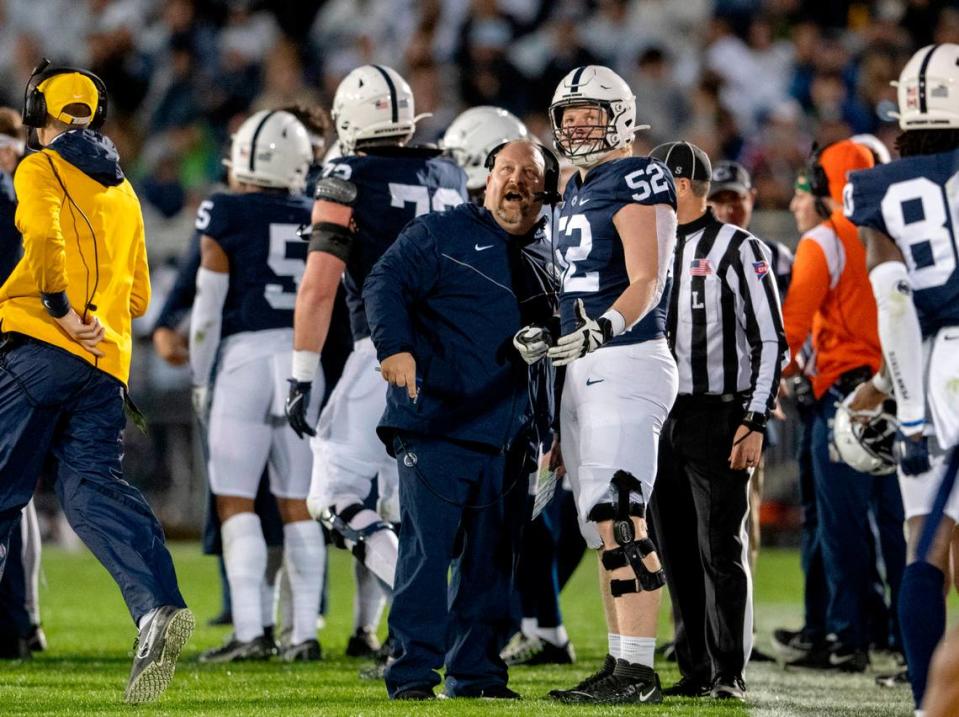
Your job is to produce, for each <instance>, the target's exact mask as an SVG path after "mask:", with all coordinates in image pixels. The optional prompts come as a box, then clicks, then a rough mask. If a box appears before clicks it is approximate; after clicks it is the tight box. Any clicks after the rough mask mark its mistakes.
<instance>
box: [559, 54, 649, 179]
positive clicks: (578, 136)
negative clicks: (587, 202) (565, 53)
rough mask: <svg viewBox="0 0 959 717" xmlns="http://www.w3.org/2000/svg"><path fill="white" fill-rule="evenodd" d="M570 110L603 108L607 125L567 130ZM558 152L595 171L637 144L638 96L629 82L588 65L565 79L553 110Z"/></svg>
mask: <svg viewBox="0 0 959 717" xmlns="http://www.w3.org/2000/svg"><path fill="white" fill-rule="evenodd" d="M569 107H599V108H600V109H601V110H603V112H604V114H605V117H604V123H603V124H600V125H595V126H591V127H589V129H590V131H589V132H584V127H583V126H582V125H578V126H576V127H563V113H564V112H565V111H566V109H567V108H569ZM549 119H550V123H551V124H552V125H553V138H554V140H555V142H556V149H557V151H558V152H559V153H560V154H562V155H563V156H564V157H566V158H567V159H568V160H569V161H570V162H572V163H573V164H574V165H576V166H577V167H592V166H593V165H594V164H597V163H598V162H599V161H601V160H602V159H603V157H605V156H606V155H607V154H609V153H610V152H612V151H613V150H616V149H622V148H623V147H626V146H627V145H628V144H629V143H630V142H632V141H633V134H634V133H635V132H636V130H638V129H648V128H649V125H642V126H637V125H636V96H635V95H634V94H633V91H632V90H631V89H629V85H628V84H626V80H624V79H623V78H622V77H620V76H619V75H617V74H616V73H615V72H613V71H612V70H611V69H609V68H608V67H603V66H602V65H584V66H583V67H577V68H576V69H575V70H573V71H572V72H570V73H569V74H568V75H566V77H564V78H563V79H562V80H561V81H560V83H559V85H558V86H557V87H556V92H555V93H553V101H552V103H551V104H550V106H549Z"/></svg>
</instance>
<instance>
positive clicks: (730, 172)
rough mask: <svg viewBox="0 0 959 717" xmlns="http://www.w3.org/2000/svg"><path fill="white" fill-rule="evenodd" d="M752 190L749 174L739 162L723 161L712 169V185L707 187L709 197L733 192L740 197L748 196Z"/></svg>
mask: <svg viewBox="0 0 959 717" xmlns="http://www.w3.org/2000/svg"><path fill="white" fill-rule="evenodd" d="M752 188H753V183H752V179H751V178H750V176H749V172H748V171H747V169H746V168H745V167H744V166H743V165H741V164H740V163H739V162H733V161H732V160H729V159H724V160H722V161H720V162H717V163H716V166H715V167H713V179H712V184H710V185H709V196H710V197H712V196H713V195H714V194H719V193H720V192H735V193H736V194H739V195H740V196H742V195H744V194H749V191H750V190H751V189H752Z"/></svg>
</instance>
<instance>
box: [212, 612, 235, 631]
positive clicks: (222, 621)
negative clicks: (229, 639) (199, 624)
mask: <svg viewBox="0 0 959 717" xmlns="http://www.w3.org/2000/svg"><path fill="white" fill-rule="evenodd" d="M206 624H207V625H209V626H210V627H219V626H220V625H232V624H233V613H232V612H230V611H229V610H224V611H223V612H221V613H220V614H219V615H214V616H213V617H211V618H210V619H209V620H207V621H206Z"/></svg>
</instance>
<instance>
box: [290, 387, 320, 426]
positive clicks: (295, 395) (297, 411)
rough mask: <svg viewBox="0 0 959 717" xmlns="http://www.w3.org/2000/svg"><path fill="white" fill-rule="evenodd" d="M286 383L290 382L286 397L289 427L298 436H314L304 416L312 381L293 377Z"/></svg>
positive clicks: (308, 404) (308, 402)
mask: <svg viewBox="0 0 959 717" xmlns="http://www.w3.org/2000/svg"><path fill="white" fill-rule="evenodd" d="M287 383H289V384H290V393H289V395H287V397H286V418H287V420H288V421H289V422H290V428H292V429H293V430H294V431H295V432H296V435H298V436H299V437H300V438H303V437H304V436H315V435H316V431H315V430H314V429H313V426H311V425H310V422H309V421H308V420H307V418H306V409H307V408H309V406H310V390H311V389H312V388H313V382H312V381H297V380H296V379H295V378H289V379H287Z"/></svg>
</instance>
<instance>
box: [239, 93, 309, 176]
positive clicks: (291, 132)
mask: <svg viewBox="0 0 959 717" xmlns="http://www.w3.org/2000/svg"><path fill="white" fill-rule="evenodd" d="M312 162H313V146H312V144H310V135H309V132H307V131H306V127H304V126H303V123H302V122H300V121H299V120H298V119H297V118H296V117H294V116H293V115H292V114H290V113H289V112H283V111H282V110H278V111H272V110H261V111H260V112H257V113H256V114H254V115H253V116H251V117H249V118H248V119H247V120H246V121H245V122H244V123H243V124H242V125H240V128H239V129H238V130H237V131H236V134H234V135H233V143H232V144H231V145H230V171H231V172H232V173H233V177H234V178H235V179H236V180H237V181H240V182H246V183H247V184H255V185H257V186H259V187H275V188H281V189H288V190H290V191H291V192H302V191H303V189H304V188H305V187H306V175H307V173H308V172H309V171H310V164H312Z"/></svg>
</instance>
